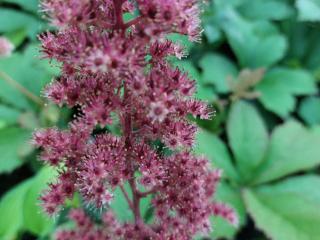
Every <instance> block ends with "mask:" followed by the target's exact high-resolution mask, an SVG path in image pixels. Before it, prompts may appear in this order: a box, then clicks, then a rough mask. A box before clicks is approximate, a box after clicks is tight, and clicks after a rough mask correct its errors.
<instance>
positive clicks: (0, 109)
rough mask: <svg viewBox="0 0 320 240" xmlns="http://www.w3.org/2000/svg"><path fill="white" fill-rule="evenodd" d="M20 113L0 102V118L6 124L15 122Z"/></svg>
mask: <svg viewBox="0 0 320 240" xmlns="http://www.w3.org/2000/svg"><path fill="white" fill-rule="evenodd" d="M20 114H21V112H20V111H18V110H16V109H14V108H10V107H8V106H5V105H1V104H0V120H1V121H4V122H5V123H6V124H13V123H16V122H17V121H18V118H19V116H20Z"/></svg>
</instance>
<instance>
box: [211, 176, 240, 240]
mask: <svg viewBox="0 0 320 240" xmlns="http://www.w3.org/2000/svg"><path fill="white" fill-rule="evenodd" d="M216 199H217V201H220V202H224V203H226V204H229V206H230V207H232V208H233V209H234V210H235V212H236V214H237V215H238V218H239V228H240V227H241V226H243V225H245V223H246V209H245V206H244V203H243V201H242V199H241V194H240V190H238V189H235V188H233V187H231V186H230V185H229V184H227V183H225V182H221V183H220V184H219V186H218V189H217V193H216ZM212 226H213V232H212V233H211V237H213V238H214V239H220V238H227V239H233V237H234V236H235V234H236V233H237V231H238V230H239V229H238V228H235V227H234V226H231V225H230V223H228V222H227V221H226V220H224V219H222V218H213V220H212Z"/></svg>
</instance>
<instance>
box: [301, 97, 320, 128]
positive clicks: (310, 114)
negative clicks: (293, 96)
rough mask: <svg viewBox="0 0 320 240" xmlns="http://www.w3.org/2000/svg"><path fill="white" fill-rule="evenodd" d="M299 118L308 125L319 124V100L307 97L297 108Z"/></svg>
mask: <svg viewBox="0 0 320 240" xmlns="http://www.w3.org/2000/svg"><path fill="white" fill-rule="evenodd" d="M299 115H300V117H301V118H302V119H303V120H304V121H305V122H306V123H308V124H309V125H311V126H312V125H316V124H320V98H319V97H308V98H306V99H304V100H303V101H302V103H301V105H300V108H299Z"/></svg>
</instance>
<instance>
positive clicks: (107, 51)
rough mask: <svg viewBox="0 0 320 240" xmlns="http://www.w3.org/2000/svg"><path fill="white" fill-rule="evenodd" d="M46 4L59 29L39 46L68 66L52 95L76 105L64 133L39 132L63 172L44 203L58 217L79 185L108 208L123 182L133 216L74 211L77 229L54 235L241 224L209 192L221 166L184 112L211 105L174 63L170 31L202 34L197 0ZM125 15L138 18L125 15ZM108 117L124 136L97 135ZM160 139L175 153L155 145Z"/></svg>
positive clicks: (154, 234) (128, 235)
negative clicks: (143, 204) (203, 148)
mask: <svg viewBox="0 0 320 240" xmlns="http://www.w3.org/2000/svg"><path fill="white" fill-rule="evenodd" d="M42 6H43V11H44V12H45V14H46V15H47V16H48V17H49V18H50V20H51V23H52V24H53V25H55V26H56V27H57V29H58V30H57V31H55V32H54V33H51V32H48V33H45V34H43V35H41V37H40V39H41V41H42V51H43V53H44V55H45V57H47V58H50V59H55V60H57V61H58V62H60V63H61V66H62V73H61V76H60V77H59V78H58V79H56V80H55V81H53V82H52V83H51V84H50V85H49V86H48V87H47V88H46V90H45V93H46V96H47V97H48V98H49V99H50V100H52V101H53V102H55V103H56V104H59V105H64V104H65V105H67V106H68V107H69V108H77V109H78V112H79V113H78V114H77V116H76V118H75V119H74V120H73V121H72V122H71V123H70V125H69V128H68V129H66V130H59V129H57V128H52V129H46V130H40V131H37V132H36V133H35V134H34V141H35V143H36V144H37V145H38V146H39V147H41V149H42V150H43V151H42V154H41V159H43V161H44V162H45V163H47V164H49V165H51V166H53V167H55V168H57V169H59V171H58V172H59V176H58V179H57V181H56V182H55V183H52V184H51V185H50V187H49V189H48V190H47V191H46V192H45V193H44V194H43V195H42V197H41V200H42V202H43V207H44V209H45V211H46V212H47V213H48V214H50V215H54V214H57V213H58V212H59V211H60V210H61V208H62V206H63V204H64V202H65V201H66V199H70V198H72V197H73V195H74V193H75V192H79V193H80V195H81V197H82V198H83V201H84V202H85V203H86V204H89V205H91V206H95V207H96V208H99V209H108V205H109V203H110V202H111V201H112V198H113V191H114V190H115V189H116V188H120V189H121V191H122V193H123V194H124V196H125V198H126V200H127V202H128V206H129V207H130V209H131V211H132V212H133V215H134V222H132V223H131V222H126V223H121V222H120V221H118V220H117V219H116V217H115V216H114V215H113V214H112V212H111V211H108V210H107V211H105V213H104V214H103V216H102V223H101V224H99V225H96V224H94V222H93V221H92V220H91V219H90V218H89V217H88V216H86V215H85V212H84V211H83V210H79V209H77V210H73V211H71V213H70V218H71V219H73V220H74V221H75V222H76V224H77V228H76V229H74V230H63V231H60V232H58V233H57V234H56V238H57V239H59V240H65V239H97V240H100V239H101V240H102V239H139V240H140V239H159V240H160V239H163V240H165V239H176V240H179V239H180V240H184V239H192V237H193V236H195V235H196V234H201V233H203V234H205V233H207V232H208V231H210V230H211V229H210V222H209V217H210V216H211V215H216V216H217V215H219V216H222V217H224V218H226V219H227V220H229V221H230V222H231V223H233V224H236V221H237V220H236V217H235V215H234V213H233V211H232V210H231V209H230V208H229V207H228V206H225V205H224V204H222V203H218V202H216V201H215V200H214V199H213V197H214V193H215V190H216V186H217V183H218V181H219V178H220V175H221V173H220V171H219V170H211V169H210V166H209V163H208V161H207V160H206V159H205V158H203V157H195V156H193V154H192V146H193V143H194V135H195V133H196V130H197V127H196V126H195V125H194V124H192V123H191V122H190V121H188V120H187V117H188V115H193V116H194V117H198V118H201V119H208V118H210V115H211V110H210V108H209V107H208V106H207V105H206V104H205V103H203V102H201V101H198V100H195V99H194V98H193V97H192V95H193V94H194V92H195V82H194V81H192V80H190V79H189V77H188V76H187V74H186V73H183V72H181V71H180V70H179V69H177V68H174V67H172V66H171V65H170V63H169V62H168V57H170V56H171V57H177V58H181V57H182V56H183V55H184V52H183V48H182V47H181V46H180V45H178V44H176V43H173V42H172V41H170V40H167V38H166V37H167V35H168V34H170V33H178V34H182V35H187V36H189V39H190V40H191V41H196V40H199V38H200V31H201V28H200V20H199V11H200V7H199V3H198V1H197V0H175V1H172V0H136V1H125V0H113V1H112V0H83V1H79V0H44V1H43V2H42ZM124 13H137V14H136V15H138V16H137V17H136V18H134V19H133V20H131V21H128V22H124V20H123V14H124ZM112 116H117V118H118V119H119V125H120V127H121V130H122V132H121V136H115V135H112V134H111V133H109V132H108V131H107V130H106V131H99V133H96V132H97V131H95V129H96V128H97V127H100V128H101V129H106V128H105V127H106V126H107V125H110V124H113V122H114V120H115V118H114V117H112ZM101 132H102V133H101ZM159 140H160V141H161V142H162V144H164V145H165V146H166V147H167V148H169V149H170V150H171V152H170V154H164V153H163V152H161V151H159V150H158V149H157V148H155V147H153V146H154V145H155V144H154V143H155V142H156V141H159ZM125 184H128V185H129V186H130V191H131V193H128V192H127V190H126V189H127V188H125V187H124V185H125ZM149 195H152V202H151V204H152V207H153V208H154V215H155V216H154V218H153V222H152V223H151V224H146V223H144V221H143V217H142V216H141V211H140V201H141V199H142V198H145V197H147V196H149ZM131 196H132V197H131Z"/></svg>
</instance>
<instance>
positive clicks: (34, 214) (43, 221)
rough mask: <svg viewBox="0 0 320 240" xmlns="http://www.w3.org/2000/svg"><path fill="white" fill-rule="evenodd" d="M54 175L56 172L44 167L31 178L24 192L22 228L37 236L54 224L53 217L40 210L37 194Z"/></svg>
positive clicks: (46, 231)
mask: <svg viewBox="0 0 320 240" xmlns="http://www.w3.org/2000/svg"><path fill="white" fill-rule="evenodd" d="M55 176H56V172H55V171H54V170H53V169H51V168H44V169H43V170H41V172H39V173H38V174H37V176H36V177H35V178H33V180H32V183H31V185H30V187H29V189H28V191H27V192H26V196H25V201H24V204H23V209H24V211H23V213H24V214H23V216H24V218H23V219H24V228H25V229H26V230H28V231H29V232H31V233H33V234H35V235H37V236H39V235H41V236H43V235H44V234H46V233H48V232H49V231H50V230H51V228H52V227H53V225H54V221H53V219H50V218H49V216H47V215H45V213H44V212H43V211H42V209H41V207H40V202H39V196H40V194H41V192H42V191H43V190H44V189H46V188H47V185H48V183H49V182H51V181H52V180H53V179H54V177H55Z"/></svg>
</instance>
